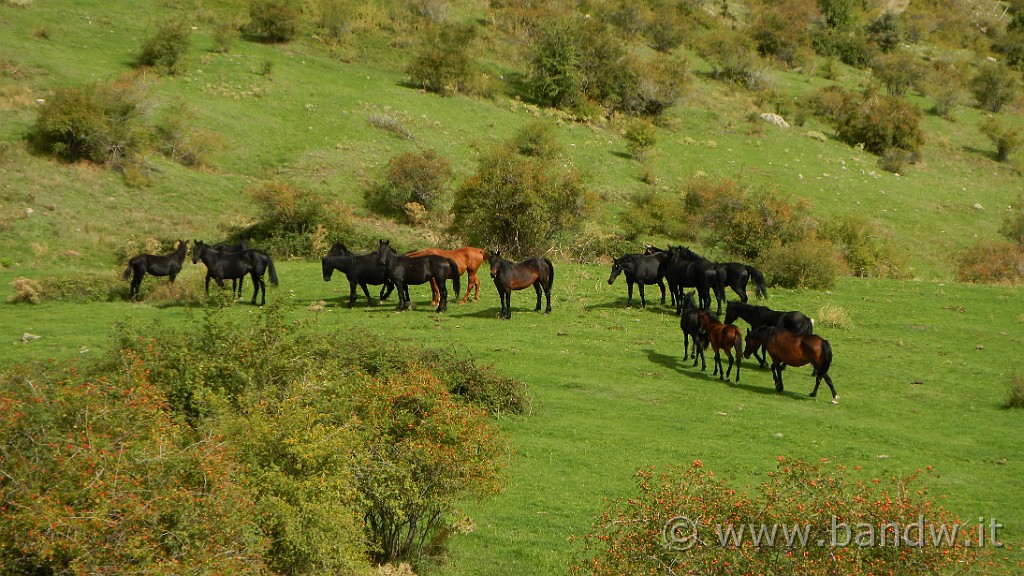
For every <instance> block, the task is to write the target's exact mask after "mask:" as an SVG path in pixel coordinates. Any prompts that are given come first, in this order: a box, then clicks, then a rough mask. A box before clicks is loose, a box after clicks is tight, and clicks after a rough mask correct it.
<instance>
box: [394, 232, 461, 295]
mask: <svg viewBox="0 0 1024 576" xmlns="http://www.w3.org/2000/svg"><path fill="white" fill-rule="evenodd" d="M377 258H378V262H380V264H381V265H382V266H383V267H384V271H385V273H386V274H387V278H388V280H390V281H391V282H393V283H394V284H395V290H396V291H397V292H398V309H399V310H407V309H409V300H410V298H409V285H410V284H426V283H428V282H430V280H431V279H433V280H434V281H435V282H436V283H437V290H438V293H439V294H438V295H439V297H440V300H439V302H438V304H437V311H438V312H444V311H446V310H448V288H447V286H446V285H445V281H446V280H449V279H450V280H451V281H452V288H454V290H455V293H456V294H458V293H459V292H461V291H462V288H461V287H460V285H459V265H458V264H456V263H455V261H454V260H452V259H451V258H445V257H443V256H435V255H428V256H415V257H412V256H405V255H402V254H399V253H397V252H395V250H394V249H393V248H392V247H391V243H390V242H387V241H384V240H381V241H380V244H379V245H378V246H377Z"/></svg>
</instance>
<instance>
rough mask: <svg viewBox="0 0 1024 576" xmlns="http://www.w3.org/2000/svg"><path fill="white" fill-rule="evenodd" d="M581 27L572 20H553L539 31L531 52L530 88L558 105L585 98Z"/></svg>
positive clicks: (579, 101) (576, 101)
mask: <svg viewBox="0 0 1024 576" xmlns="http://www.w3.org/2000/svg"><path fill="white" fill-rule="evenodd" d="M580 37H581V34H580V30H579V28H578V27H577V26H576V25H575V24H573V22H572V21H570V20H554V21H550V22H548V23H546V24H545V25H544V26H543V27H542V28H541V29H540V31H539V35H538V37H537V38H536V40H535V41H534V44H533V48H532V50H531V54H530V74H529V85H530V90H531V92H532V93H533V95H534V97H536V98H537V99H538V100H540V101H541V102H544V103H546V104H550V105H551V106H554V107H555V108H570V109H571V108H573V107H574V106H577V105H578V104H580V103H581V101H582V100H583V98H584V91H583V87H584V85H585V84H586V73H585V72H584V69H583V60H584V58H585V55H584V53H583V50H582V47H581V38H580Z"/></svg>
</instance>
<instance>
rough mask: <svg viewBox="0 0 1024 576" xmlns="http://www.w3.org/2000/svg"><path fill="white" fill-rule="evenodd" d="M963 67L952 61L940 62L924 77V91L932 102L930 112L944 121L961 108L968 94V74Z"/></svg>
mask: <svg viewBox="0 0 1024 576" xmlns="http://www.w3.org/2000/svg"><path fill="white" fill-rule="evenodd" d="M964 68H965V67H964V65H963V64H961V63H959V62H956V61H953V60H940V61H938V62H936V63H935V65H934V68H933V70H932V71H931V72H930V73H929V74H928V75H926V77H925V91H926V92H927V94H928V95H929V96H931V97H932V99H933V100H934V104H933V105H932V108H931V110H930V111H931V112H932V113H933V114H935V115H937V116H941V117H943V118H946V119H952V118H953V112H954V111H955V110H956V108H957V107H958V106H962V105H963V104H964V103H965V102H966V101H967V99H968V97H969V95H970V93H969V91H968V89H967V78H968V73H967V71H966V70H965V69H964Z"/></svg>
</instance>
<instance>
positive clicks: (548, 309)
mask: <svg viewBox="0 0 1024 576" xmlns="http://www.w3.org/2000/svg"><path fill="white" fill-rule="evenodd" d="M551 280H552V279H551V278H548V281H547V283H546V284H544V299H545V300H547V307H546V308H544V313H545V314H548V313H550V312H551Z"/></svg>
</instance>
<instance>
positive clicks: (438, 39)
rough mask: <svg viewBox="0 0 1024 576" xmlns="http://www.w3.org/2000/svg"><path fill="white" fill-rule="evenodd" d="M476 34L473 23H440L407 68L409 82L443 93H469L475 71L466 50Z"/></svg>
mask: <svg viewBox="0 0 1024 576" xmlns="http://www.w3.org/2000/svg"><path fill="white" fill-rule="evenodd" d="M475 35H476V31H475V30H474V29H473V27H472V26H462V25H454V24H446V25H442V26H439V27H438V28H437V29H436V31H435V32H434V33H433V34H431V35H430V37H429V38H428V40H427V41H426V42H425V43H424V44H423V46H422V47H421V48H420V50H419V52H418V53H417V54H416V56H415V57H414V58H413V61H412V63H410V64H409V67H408V68H407V69H406V74H408V75H409V80H410V82H411V83H412V84H413V85H414V86H416V87H418V88H422V89H423V90H427V91H429V92H435V93H437V94H441V95H442V96H450V95H452V94H456V93H459V92H462V93H469V92H472V89H471V88H472V85H473V83H474V80H475V76H476V72H475V70H474V68H473V62H472V60H471V58H470V56H469V49H470V48H471V46H472V41H473V38H474V36H475Z"/></svg>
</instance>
